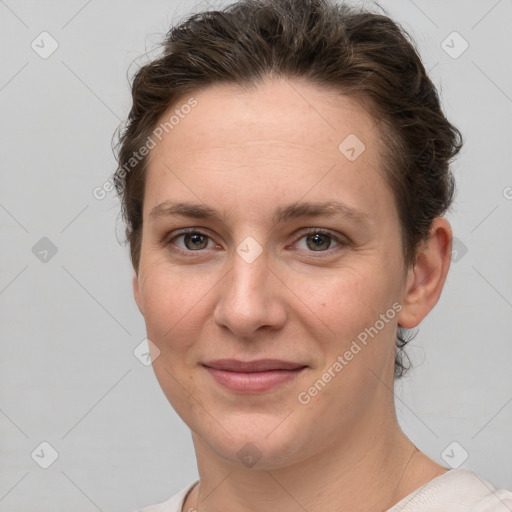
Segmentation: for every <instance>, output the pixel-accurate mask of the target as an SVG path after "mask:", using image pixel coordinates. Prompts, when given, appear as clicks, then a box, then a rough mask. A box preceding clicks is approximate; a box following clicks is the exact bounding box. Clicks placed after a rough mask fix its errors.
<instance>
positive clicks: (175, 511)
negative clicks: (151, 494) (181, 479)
mask: <svg viewBox="0 0 512 512" xmlns="http://www.w3.org/2000/svg"><path fill="white" fill-rule="evenodd" d="M197 482H198V480H196V481H195V482H193V483H191V484H190V485H187V487H185V488H184V489H182V490H181V491H179V492H178V493H176V494H175V495H174V496H172V497H171V498H169V499H168V500H167V501H164V502H162V503H157V504H155V505H149V506H147V507H144V508H141V509H139V510H137V511H135V512H181V509H182V508H183V503H184V502H185V498H186V496H187V494H188V493H189V492H190V491H191V490H192V488H193V487H194V486H195V485H196V483H197ZM185 512H187V511H185Z"/></svg>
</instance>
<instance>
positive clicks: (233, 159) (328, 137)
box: [144, 79, 389, 217]
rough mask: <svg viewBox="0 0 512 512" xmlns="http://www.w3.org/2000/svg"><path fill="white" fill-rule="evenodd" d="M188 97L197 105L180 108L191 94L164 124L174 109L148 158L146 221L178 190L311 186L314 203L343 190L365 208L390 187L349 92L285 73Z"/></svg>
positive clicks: (201, 192)
mask: <svg viewBox="0 0 512 512" xmlns="http://www.w3.org/2000/svg"><path fill="white" fill-rule="evenodd" d="M191 96H192V97H193V98H194V100H195V102H196V106H195V107H194V108H186V109H183V110H180V107H181V106H183V105H185V104H186V103H187V101H188V100H189V97H185V98H182V99H181V100H180V101H178V102H177V103H176V104H175V105H173V107H172V108H171V109H169V110H168V111H167V112H166V113H165V114H164V115H163V116H162V117H161V119H160V121H159V122H160V123H162V124H163V123H165V122H166V121H168V120H169V118H170V116H171V115H173V113H176V114H177V115H175V116H174V123H173V125H172V129H168V133H164V134H163V137H162V139H161V141H159V142H157V145H156V147H155V148H154V149H152V150H151V152H150V155H149V161H148V171H147V173H148V174H147V176H146V196H145V200H144V203H145V204H144V212H145V217H146V216H147V214H148V212H149V210H150V209H151V208H152V207H154V206H155V205H156V204H158V203H160V202H163V201H166V200H168V199H169V197H167V196H169V194H171V195H172V194H174V193H176V192H177V190H179V191H180V192H179V194H181V195H183V194H185V195H188V196H190V199H195V200H196V201H197V199H198V198H199V199H201V200H205V198H208V197H211V196H212V195H214V194H217V197H218V198H219V197H220V196H222V194H220V196H219V193H220V189H222V190H223V191H227V190H229V191H232V192H236V194H237V196H238V197H240V198H241V199H242V200H243V197H244V189H245V192H246V193H247V194H251V195H252V196H253V197H254V196H255V195H257V194H259V193H261V194H264V193H265V194H266V196H267V197H268V195H269V193H270V194H274V195H276V196H277V195H278V196H280V197H283V196H284V195H287V196H288V197H287V200H288V202H290V201H296V200H298V199H300V196H303V195H304V194H305V193H306V192H307V190H308V189H309V192H307V193H308V198H307V199H310V200H314V199H326V197H325V195H326V193H328V192H333V193H335V194H336V193H337V194H338V196H339V194H340V193H342V192H343V193H342V195H345V197H344V198H340V199H346V201H345V202H347V203H348V204H350V203H352V204H353V205H354V206H356V205H355V203H357V202H359V203H360V204H359V206H360V207H362V206H364V205H363V204H362V203H364V201H361V199H362V198H361V197H359V198H358V196H361V195H363V194H364V195H366V196H368V194H372V195H375V193H377V192H378V189H379V187H380V188H381V189H382V188H383V187H385V184H384V182H383V180H382V179H380V174H381V169H380V164H381V158H380V154H379V150H380V146H379V135H378V129H377V126H376V123H375V120H374V119H373V117H372V116H371V115H370V114H369V113H368V112H367V111H366V110H365V109H364V108H363V106H362V105H361V104H360V103H359V102H357V101H356V100H354V99H352V98H350V97H347V96H344V95H341V94H339V93H336V92H334V91H333V90H330V89H328V88H326V87H319V86H317V85H313V84H310V83H307V82H303V81H295V80H293V81H291V80H287V79H269V80H267V81H265V82H263V83H262V84H260V85H259V86H257V87H255V88H252V89H251V90H246V89H243V88H241V87H239V86H233V85H224V84H219V85H214V86H210V87H207V88H206V89H203V90H202V91H200V92H198V93H196V94H193V95H191ZM185 112H187V113H185ZM179 114H181V115H179ZM342 189H343V190H342ZM381 193H382V191H381ZM194 196H195V197H194ZM315 196H316V197H315ZM283 198H284V197H283ZM329 199H333V198H329ZM386 200H389V196H388V197H387V198H386ZM377 203H378V201H377ZM377 203H375V205H374V206H378V204H377ZM217 206H218V205H217Z"/></svg>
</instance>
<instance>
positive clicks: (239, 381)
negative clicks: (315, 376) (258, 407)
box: [205, 366, 306, 393]
mask: <svg viewBox="0 0 512 512" xmlns="http://www.w3.org/2000/svg"><path fill="white" fill-rule="evenodd" d="M205 368H206V369H207V370H208V372H209V373H210V375H211V376H212V377H213V378H214V379H215V380H216V381H217V382H218V383H219V384H222V385H223V386H224V387H226V388H228V389H230V390H231V391H238V392H241V393H261V392H264V391H269V390H271V389H273V388H276V387H277V386H280V385H281V384H284V383H285V382H289V381H290V380H292V379H294V378H295V377H297V375H299V374H300V373H301V372H302V371H303V370H305V369H306V368H305V367H304V368H297V370H270V371H266V372H253V373H248V372H243V373H242V372H229V371H227V370H218V369H217V368H210V367H208V366H205Z"/></svg>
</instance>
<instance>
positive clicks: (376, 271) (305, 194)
mask: <svg viewBox="0 0 512 512" xmlns="http://www.w3.org/2000/svg"><path fill="white" fill-rule="evenodd" d="M194 97H195V98H196V100H197V107H195V108H194V109H193V110H192V111H191V112H190V114H188V115H187V116H186V117H185V118H184V119H182V120H181V121H180V123H179V124H178V125H176V126H175V127H174V128H173V130H172V131H170V132H169V133H168V134H167V135H166V136H165V137H164V138H163V139H162V141H161V142H160V143H158V145H157V146H156V147H155V148H154V149H153V150H152V151H151V154H150V157H149V165H148V169H147V176H146V189H145V196H144V207H143V232H142V233H143V236H142V247H141V254H140V263H139V267H138V269H137V272H136V274H135V276H134V280H133V288H134V296H135V300H136V302H137V305H138V308H139V310H140V311H141V313H142V315H143V316H144V319H145V322H146V327H147V335H148V338H149V339H150V340H151V341H152V342H153V343H154V345H155V347H158V350H160V354H159V356H158V357H156V359H155V360H154V362H153V367H154V371H155V374H156V377H157V379H158V381H159V383H160V386H161V387H162V390H163V392H164V394H165V396H166V397H167V399H168V400H169V402H170V403H171V405H172V406H173V407H174V409H175V410H176V411H177V413H178V414H179V415H180V417H181V418H182V419H183V420H184V421H185V423H186V424H187V425H188V426H189V428H190V429H191V431H192V439H193V443H194V448H195V451H196V457H197V464H198V471H199V476H200V483H199V485H197V486H195V487H194V489H193V490H192V492H191V493H189V495H188V496H187V499H186V502H185V504H184V507H183V510H185V511H188V510H189V509H190V508H192V507H194V508H198V509H199V511H200V512H216V511H220V510H223V511H230V512H231V511H232V512H242V511H244V512H247V511H251V512H259V511H261V512H263V511H265V512H267V511H268V510H269V508H270V507H271V509H272V510H273V512H292V511H296V510H297V511H300V510H304V509H305V510H308V512H319V511H324V512H325V511H339V510H351V511H356V510H357V511H382V510H386V509H387V508H390V507H391V506H392V505H394V504H395V503H397V502H398V501H399V500H400V499H402V498H403V497H405V496H406V495H408V494H409V493H411V492H413V491H414V490H415V489H417V488H418V487H420V486H421V485H423V484H425V483H426V482H428V481H430V480H431V479H432V478H434V477H436V476H439V475H441V474H443V473H444V472H446V471H447V468H445V467H443V466H441V465H439V464H437V463H436V462H435V461H433V460H432V459H430V458H429V457H428V456H426V455H425V454H423V453H421V452H419V451H417V449H416V447H415V446H414V445H413V443H412V442H411V441H410V440H409V439H408V438H407V437H406V436H405V434H404V433H403V432H402V431H401V429H400V427H399V425H398V422H397V419H396V413H395V406H394V395H393V391H392V390H393V381H394V375H393V370H394V344H395V339H396V328H397V325H398V324H400V325H401V326H403V327H406V328H413V327H416V326H417V325H418V324H419V323H420V322H421V321H422V319H423V318H425V316H426V315H427V314H428V313H429V311H430V310H431V309H432V308H433V307H434V305H435V304H436V303H437V301H438V299H439V297H440V294H441V291H442V288H443V285H444V282H445V279H446V275H447V272H448V269H449V265H450V255H451V243H452V232H451V229H450V225H449V223H448V221H447V220H446V219H445V218H442V217H438V218H436V219H435V220H434V222H433V223H432V226H431V231H430V238H429V240H428V241H426V242H424V243H423V244H422V245H421V247H420V249H419V253H418V258H417V261H416V264H415V265H414V266H413V267H406V266H405V263H404V259H403V254H402V247H401V242H400V223H399V218H398V213H397V210H396V207H395V203H394V200H393V193H392V191H391V190H390V189H389V186H388V185H387V183H386V182H385V181H384V178H383V174H382V170H381V155H380V153H379V149H380V148H379V137H378V132H377V127H376V126H375V121H374V120H373V118H372V117H371V116H370V115H369V114H368V113H367V112H366V110H364V109H363V108H362V107H361V106H360V105H359V104H358V103H357V102H355V101H354V100H352V99H350V98H347V97H346V96H341V95H339V94H335V93H334V92H332V91H327V90H325V89H322V88H320V87H319V86H317V85H313V84H309V83H307V82H304V81H298V80H284V79H272V80H271V79H268V80H266V81H265V82H264V83H263V84H261V85H259V86H258V87H257V88H256V89H254V90H251V91H246V90H245V91H244V90H242V89H239V88H236V87H233V86H227V85H215V86H210V87H208V88H206V89H204V90H203V91H201V92H198V93H197V94H194ZM186 99H187V98H185V99H184V100H183V103H185V102H186ZM178 106H179V105H178ZM174 108H176V105H175V106H173V107H172V109H174ZM165 118H166V116H162V119H165ZM350 134H355V135H356V136H357V137H358V138H359V139H360V140H361V141H362V142H363V143H364V145H365V150H364V151H363V152H362V153H361V154H360V155H359V156H358V157H357V158H356V159H355V160H354V161H350V160H349V159H348V158H346V156H345V155H344V154H342V153H341V152H340V151H339V149H338V146H339V144H340V143H341V142H342V141H343V140H344V139H345V138H346V137H347V136H348V135H350ZM329 201H338V202H342V203H344V204H345V205H347V206H349V207H350V208H352V209H354V210H357V211H358V212H360V213H361V215H362V216H363V217H364V218H359V219H358V218H356V217H349V216H346V215H343V214H342V213H336V214H334V215H328V214H325V213H324V214H321V215H315V216H312V215H309V216H282V218H281V219H280V220H278V222H274V221H276V219H277V217H275V213H276V208H282V209H284V208H286V207H287V206H288V205H290V204H294V203H305V202H307V203H325V202H329ZM162 203H166V205H167V206H168V205H170V204H175V203H193V204H199V205H201V206H203V207H205V206H207V207H209V208H210V209H211V210H215V211H216V213H217V215H218V218H216V217H213V218H205V217H203V218H195V217H189V216H180V215H176V214H174V215H172V214H167V215H166V214H164V213H163V209H164V207H160V208H159V211H160V214H159V215H157V214H155V215H152V216H150V213H151V212H152V211H153V210H154V209H155V207H157V206H158V205H161V204H162ZM189 213H190V212H189ZM288 213H289V211H288ZM296 213H297V211H296ZM299 213H300V212H299ZM302 213H304V212H302ZM310 213H311V212H310ZM184 228H194V229H197V230H198V231H199V233H200V234H202V235H203V237H201V236H199V237H198V236H197V235H196V236H195V237H193V236H192V237H190V236H188V237H187V236H183V234H182V233H181V236H180V233H179V231H180V230H182V229H184ZM308 228H313V234H311V233H308V232H305V231H306V230H307V229H308ZM315 230H316V231H315ZM318 231H320V234H317V235H316V238H315V233H318ZM322 233H324V234H322ZM246 237H252V239H254V240H255V241H256V242H257V244H259V246H260V247H261V249H262V252H261V254H259V256H258V257H257V258H256V259H255V260H254V261H252V262H248V261H247V260H246V259H244V258H243V257H241V256H240V254H239V253H237V251H236V249H237V247H238V246H239V245H240V244H241V243H242V242H243V241H244V240H245V239H246ZM312 239H314V240H312ZM313 241H316V242H317V243H318V244H319V245H320V247H321V249H318V245H315V243H312V242H313ZM180 249H181V251H182V252H181V253H180V252H179V250H180ZM251 250H254V249H251ZM394 303H398V304H400V305H401V306H402V307H401V310H400V311H399V312H398V313H397V314H396V316H394V318H393V319H391V320H389V321H388V322H387V323H385V325H384V327H383V328H382V329H381V330H379V332H378V334H377V335H376V336H375V337H373V338H369V342H368V343H367V345H366V346H364V347H363V348H362V350H361V351H360V352H358V353H357V354H356V355H355V356H354V357H353V359H352V360H350V361H349V362H348V364H347V365H346V366H344V368H343V370H342V371H340V372H339V373H337V374H336V377H334V378H332V379H331V381H330V382H329V383H328V384H327V385H326V386H325V387H324V388H323V389H322V391H321V392H319V393H318V394H317V395H316V396H314V397H312V398H311V400H310V402H309V403H307V404H302V403H300V402H299V400H298V398H297V397H298V395H299V393H301V392H304V391H307V390H308V389H309V388H310V387H311V386H312V385H313V384H314V383H315V381H317V380H318V379H319V378H321V377H322V375H323V374H324V373H325V372H326V371H327V369H328V368H329V367H331V366H332V365H333V363H334V362H335V361H336V360H337V357H338V356H339V355H343V354H344V353H345V352H346V351H347V350H348V349H349V347H350V345H351V343H352V341H353V340H355V339H356V337H357V335H358V334H359V333H361V332H362V331H364V330H365V328H368V327H370V326H373V325H375V323H376V321H377V320H378V319H379V318H380V315H381V314H385V313H386V311H388V310H390V308H392V305H393V304H394ZM153 352H154V355H157V352H156V350H153ZM220 358H231V359H239V360H244V361H254V360H257V359H282V360H286V361H293V362H300V363H302V364H303V365H307V368H306V369H305V370H304V371H303V372H301V373H300V374H299V375H298V376H297V377H296V378H294V379H292V380H291V381H288V382H286V383H285V384H283V385H281V386H278V387H277V388H274V389H272V390H270V391H267V392H263V393H254V394H242V393H237V392H233V391H230V390H228V389H226V388H224V387H222V386H221V385H220V384H218V383H217V382H216V381H215V380H213V379H212V377H211V376H210V374H209V373H208V372H207V371H206V370H205V368H204V367H203V366H202V364H201V363H202V362H205V361H208V360H212V359H220ZM247 443H252V445H254V446H255V447H256V448H257V453H258V454H259V457H260V458H259V459H258V461H257V463H256V464H255V465H254V466H252V467H248V465H247V464H244V462H243V461H242V460H240V458H239V456H238V454H239V452H240V450H242V449H243V447H244V446H245V445H246V444H247ZM198 504H199V506H198Z"/></svg>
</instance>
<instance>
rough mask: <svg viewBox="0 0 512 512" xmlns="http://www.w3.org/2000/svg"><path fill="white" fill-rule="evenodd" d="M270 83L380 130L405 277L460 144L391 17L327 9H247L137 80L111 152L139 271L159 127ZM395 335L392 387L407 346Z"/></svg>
mask: <svg viewBox="0 0 512 512" xmlns="http://www.w3.org/2000/svg"><path fill="white" fill-rule="evenodd" d="M267 77H284V78H291V79H293V78H296V79H301V80H307V81H309V82H310V83H312V84H317V85H319V86H322V87H325V86H327V87H328V88H330V89H332V90H333V91H338V92H340V93H342V94H344V95H346V96H348V97H351V98H353V99H355V100H357V101H358V102H360V103H361V105H363V106H364V107H365V108H366V110H367V111H368V112H369V113H370V114H371V115H372V116H373V118H374V119H375V121H376V123H377V124H378V126H379V136H380V139H381V148H380V150H381V155H382V168H383V169H382V170H383V172H384V176H385V178H386V180H387V183H388V184H389V186H390V188H391V190H392V192H393V195H394V199H395V204H396V208H397V211H398V214H399V218H400V226H401V237H402V251H403V255H404V261H405V264H406V266H410V265H412V264H414V262H415V257H416V252H417V249H418V246H419V244H420V243H421V242H422V241H424V240H427V239H428V236H429V228H430V226H431V224H432V221H433V220H434V218H435V217H437V216H442V215H443V214H444V213H445V212H446V211H447V209H448V208H449V206H450V204H451V202H452V200H453V195H454V179H453V175H452V173H451V171H450V169H449V164H450V162H451V160H452V159H453V157H455V155H456V154H457V153H458V152H459V150H460V149H461V147H462V135H461V133H460V132H459V130H458V129H457V128H456V127H454V126H453V125H452V124H450V123H449V122H448V120H447V119H446V117H445V115H444V114H443V112H442V110H441V106H440V102H439V97H438V94H437V91H436V88H435V86H434V85H433V83H432V81H431V80H430V78H429V77H428V76H427V72H426V71H425V68H424V66H423V64H422V62H421V59H420V57H419V55H418V52H417V50H416V49H415V44H414V41H413V40H412V39H411V37H410V36H409V35H408V34H407V32H406V31H405V30H404V29H403V28H402V27H401V26H400V25H399V24H398V23H396V22H395V21H393V20H392V19H390V18H389V17H388V16H385V15H382V14H377V13H373V12H370V11H368V10H366V9H364V8H361V7H355V6H351V5H347V4H345V3H342V4H336V3H333V2H330V1H328V0H295V1H294V0H242V1H238V2H236V3H233V4H230V5H228V6H227V7H225V8H224V9H222V10H218V11H204V12H200V13H197V14H194V15H191V16H189V17H188V18H187V19H186V20H185V21H183V22H182V23H180V24H179V25H177V26H174V27H172V28H171V30H170V31H169V32H168V33H167V36H166V38H165V41H164V43H163V52H162V54H161V55H160V56H159V57H158V58H156V59H154V60H152V61H151V62H149V63H148V64H146V65H144V66H143V67H141V68H140V69H139V71H138V72H137V73H136V75H135V77H134V80H133V84H132V100H133V104H132V108H131V110H130V113H129V116H128V119H127V122H126V124H125V126H124V127H123V128H122V130H121V134H120V137H119V141H118V144H117V148H116V150H117V160H118V168H117V170H116V172H115V174H114V178H113V180H114V184H115V186H116V190H117V193H118V195H119V196H120V198H121V207H122V215H123V219H124V221H125V222H126V237H127V241H128V242H129V244H130V257H131V261H132V265H133V267H134V269H135V271H138V266H139V257H140V250H141V239H142V221H143V218H142V206H143V198H144V182H145V170H146V165H147V156H144V157H139V158H136V159H135V158H134V155H135V154H137V155H139V151H140V148H141V147H143V146H144V145H145V144H146V141H147V140H149V139H148V137H150V136H151V133H152V132H153V130H154V129H155V126H156V123H157V121H158V120H159V118H160V117H161V116H162V115H163V114H164V113H165V112H166V111H167V110H168V109H169V108H170V107H171V106H173V105H176V103H177V102H178V101H180V100H181V99H183V98H184V97H186V96H187V95H191V94H194V93H197V92H198V91H200V90H202V89H204V88H206V87H208V86H210V85H213V84H221V83H225V84H236V85H239V86H241V87H247V88H250V87H254V86H257V85H258V84H259V83H261V81H262V80H264V79H265V78H267ZM404 333H405V331H404V330H403V329H402V327H400V326H399V328H398V339H397V343H396V357H395V376H396V377H400V376H402V375H403V374H404V373H405V371H406V369H407V368H406V367H405V365H404V364H403V359H402V350H403V347H404V346H405V345H406V343H407V342H408V341H410V339H405V338H404Z"/></svg>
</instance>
